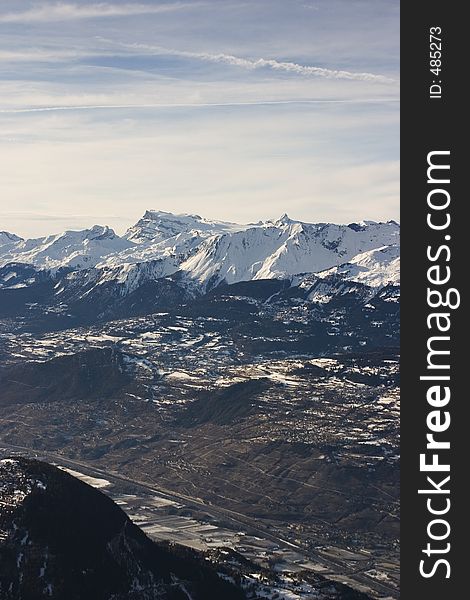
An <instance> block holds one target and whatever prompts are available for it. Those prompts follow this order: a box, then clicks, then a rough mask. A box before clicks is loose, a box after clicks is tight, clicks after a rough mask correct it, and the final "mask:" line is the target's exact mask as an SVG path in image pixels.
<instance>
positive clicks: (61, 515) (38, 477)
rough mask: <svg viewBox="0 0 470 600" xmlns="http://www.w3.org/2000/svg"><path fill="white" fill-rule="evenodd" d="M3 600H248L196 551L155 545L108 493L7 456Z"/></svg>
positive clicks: (0, 496)
mask: <svg viewBox="0 0 470 600" xmlns="http://www.w3.org/2000/svg"><path fill="white" fill-rule="evenodd" d="M0 597H1V598H2V599H4V600H10V599H11V600H16V599H18V600H19V599H20V598H21V599H23V600H38V598H43V597H44V598H55V599H57V600H59V599H61V600H74V599H80V600H84V599H85V598H86V599H87V600H131V599H132V600H157V599H158V600H160V599H161V600H188V599H189V598H193V599H194V600H196V599H199V600H209V599H212V598H213V599H214V600H219V599H220V598H226V599H227V600H241V599H242V598H244V597H245V596H244V594H243V593H242V592H241V591H240V590H237V589H236V588H235V586H233V585H231V584H230V583H227V582H226V581H224V580H223V579H221V578H220V577H219V576H218V575H217V573H216V571H215V570H213V569H212V568H211V567H210V566H209V565H208V564H207V563H205V562H204V560H203V559H202V558H201V557H199V556H198V555H197V554H196V553H192V552H191V551H189V550H188V551H185V550H183V549H181V548H179V549H177V548H174V549H172V548H171V547H168V546H165V545H158V544H156V543H154V542H152V541H151V540H150V539H149V538H148V537H147V536H146V535H145V534H144V533H143V532H142V531H141V530H140V529H139V528H138V527H137V526H136V525H134V524H133V523H132V522H131V521H130V519H129V518H128V517H127V516H126V515H125V513H124V512H123V511H122V510H121V509H120V508H119V507H118V506H117V505H116V504H115V503H114V502H113V501H112V500H111V499H110V498H108V497H107V496H105V495H104V494H102V493H101V492H99V491H98V490H96V489H94V488H92V487H90V486H88V485H87V484H85V483H83V482H81V481H79V480H78V479H76V478H74V477H72V476H71V475H69V474H68V473H66V472H64V471H62V470H60V469H58V468H56V467H53V466H51V465H48V464H46V463H42V462H39V461H34V460H28V459H24V458H14V459H4V460H1V461H0Z"/></svg>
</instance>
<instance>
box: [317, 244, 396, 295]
mask: <svg viewBox="0 0 470 600" xmlns="http://www.w3.org/2000/svg"><path fill="white" fill-rule="evenodd" d="M317 275H318V277H320V278H322V279H323V278H327V277H330V276H331V275H341V276H342V278H343V279H346V280H348V281H357V282H359V283H363V284H365V285H368V286H369V287H383V286H385V285H398V284H399V283H400V247H399V246H398V245H391V246H383V247H382V248H376V249H374V250H369V251H368V252H363V253H362V254H358V255H357V256H355V257H354V258H353V259H352V260H351V261H350V262H348V263H345V264H343V265H340V266H338V267H333V268H332V269H328V270H326V271H322V272H320V273H318V274H317Z"/></svg>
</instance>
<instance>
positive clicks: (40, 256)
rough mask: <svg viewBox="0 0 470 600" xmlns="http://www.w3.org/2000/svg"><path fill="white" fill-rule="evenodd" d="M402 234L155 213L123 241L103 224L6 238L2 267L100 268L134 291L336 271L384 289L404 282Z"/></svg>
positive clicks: (377, 227)
mask: <svg viewBox="0 0 470 600" xmlns="http://www.w3.org/2000/svg"><path fill="white" fill-rule="evenodd" d="M399 235H400V226H399V225H398V224H397V223H395V222H394V221H389V222H387V223H376V222H374V221H363V222H361V223H351V224H349V225H336V224H332V223H304V222H301V221H296V220H293V219H290V218H289V217H288V216H287V215H286V214H284V215H282V217H280V218H279V219H277V220H268V221H262V222H259V223H256V224H248V225H238V224H235V223H227V222H222V221H214V220H210V219H205V218H203V217H201V216H199V215H187V214H185V215H173V214H171V213H166V212H162V211H156V210H151V211H146V213H145V214H144V215H143V217H142V218H141V219H140V220H139V221H138V222H137V223H136V224H135V225H134V226H132V227H130V228H129V229H128V230H127V232H126V233H125V234H124V235H123V236H118V235H117V234H116V233H115V232H114V231H113V230H112V229H110V228H108V227H105V226H99V225H95V226H94V227H92V228H91V229H85V230H83V231H66V232H65V233H62V234H60V235H51V236H47V237H44V238H37V239H29V240H23V239H21V238H18V237H17V236H14V235H13V234H7V233H5V232H3V233H0V266H2V265H5V264H8V263H11V262H15V263H26V264H30V265H33V266H34V267H36V268H39V269H48V270H50V271H54V270H57V269H59V268H63V267H65V268H68V269H71V270H73V271H80V270H83V269H90V268H92V267H93V268H94V271H95V273H94V274H93V278H94V279H95V280H96V281H97V282H98V281H100V282H106V281H110V280H111V279H112V280H115V279H116V278H117V279H118V280H119V282H120V283H125V282H127V279H128V278H131V279H132V282H133V283H132V284H131V286H130V287H131V288H133V287H134V285H136V284H137V282H138V281H140V280H141V278H142V277H144V278H158V277H167V276H169V275H173V274H174V273H176V272H180V273H181V275H182V276H183V277H184V278H185V279H186V280H188V282H189V281H191V282H193V283H194V284H196V285H198V286H199V287H200V288H201V289H203V290H204V289H208V288H210V287H213V286H214V285H217V284H219V283H221V282H226V283H236V282H239V281H249V280H253V279H279V278H281V279H289V278H292V277H293V276H295V275H298V274H302V273H317V274H319V276H320V277H327V276H328V275H331V274H333V271H332V269H337V271H335V272H336V273H338V274H341V275H344V276H346V277H348V278H350V279H351V280H354V281H360V282H362V283H365V284H367V285H372V286H380V285H385V284H386V282H388V281H396V280H397V278H398V272H399V268H398V261H399V257H398V252H399V251H398V247H399ZM386 248H390V249H389V250H386ZM150 263H151V266H150ZM147 266H148V267H149V268H147ZM354 278H356V279H354ZM127 283H130V282H127Z"/></svg>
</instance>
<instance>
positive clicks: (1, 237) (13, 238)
mask: <svg viewBox="0 0 470 600" xmlns="http://www.w3.org/2000/svg"><path fill="white" fill-rule="evenodd" d="M22 241H23V238H21V237H20V236H18V235H15V234H14V233H10V232H9V231H0V246H3V245H6V244H16V243H17V242H22Z"/></svg>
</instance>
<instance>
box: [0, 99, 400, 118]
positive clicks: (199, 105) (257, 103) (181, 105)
mask: <svg viewBox="0 0 470 600" xmlns="http://www.w3.org/2000/svg"><path fill="white" fill-rule="evenodd" d="M388 102H392V103H395V102H400V100H399V99H398V98H396V99H395V98H358V99H343V100H334V99H325V100H321V99H316V100H254V101H246V102H204V103H202V102H199V103H175V104H170V103H167V104H84V105H76V106H38V107H26V108H0V113H1V114H22V113H36V112H52V111H80V110H125V109H135V110H138V109H152V108H211V107H214V108H217V107H221V108H223V107H224V106H226V107H230V106H271V105H283V104H369V103H370V104H376V103H388Z"/></svg>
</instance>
